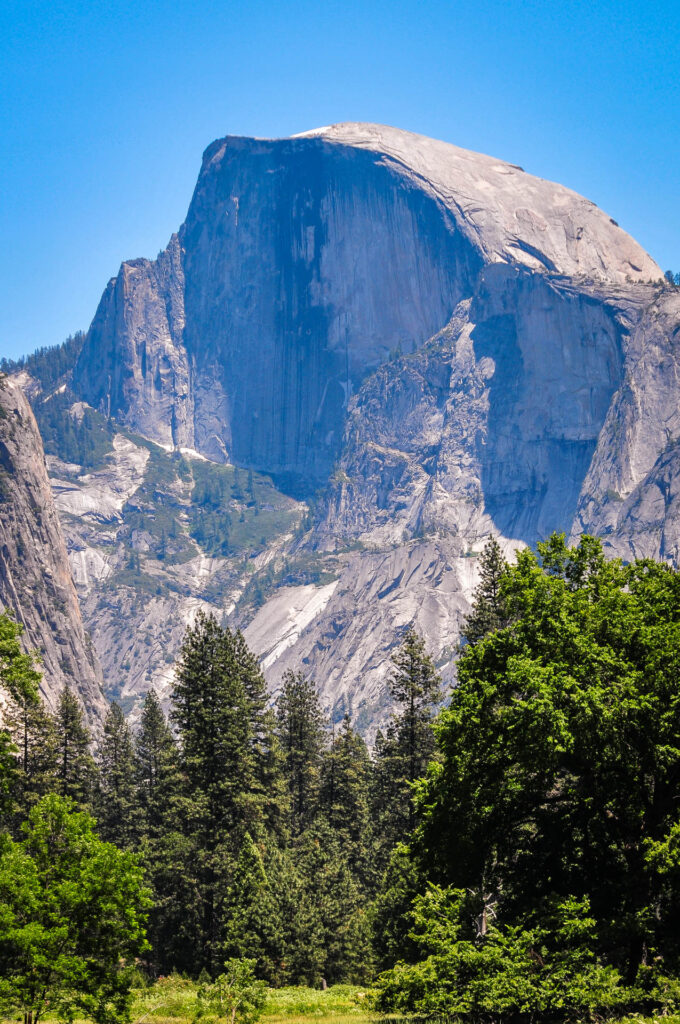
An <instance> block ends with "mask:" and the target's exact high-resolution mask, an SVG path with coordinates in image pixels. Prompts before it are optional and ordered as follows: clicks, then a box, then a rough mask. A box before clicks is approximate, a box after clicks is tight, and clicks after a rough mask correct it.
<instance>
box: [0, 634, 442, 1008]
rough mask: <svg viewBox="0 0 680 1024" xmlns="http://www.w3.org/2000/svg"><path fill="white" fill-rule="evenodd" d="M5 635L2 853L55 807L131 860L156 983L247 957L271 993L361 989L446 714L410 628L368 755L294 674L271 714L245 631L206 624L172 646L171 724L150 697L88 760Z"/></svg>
mask: <svg viewBox="0 0 680 1024" xmlns="http://www.w3.org/2000/svg"><path fill="white" fill-rule="evenodd" d="M0 621H1V623H2V629H3V630H4V632H5V635H6V637H7V641H8V644H10V645H13V647H14V650H13V654H12V655H11V656H10V657H7V656H6V657H5V667H6V668H7V671H6V672H5V677H6V678H5V679H4V681H5V688H6V690H8V691H9V692H10V693H11V697H12V699H11V701H10V706H9V708H8V712H7V723H8V726H9V728H8V730H6V732H5V734H4V736H5V748H4V755H5V761H4V772H3V783H4V786H3V788H4V801H5V807H4V811H5V815H4V818H5V831H6V837H7V840H6V841H7V842H9V843H10V845H11V849H12V850H13V851H14V852H13V856H16V850H17V843H20V842H21V837H22V836H24V835H25V834H26V831H27V827H28V829H29V830H32V829H34V828H35V827H38V828H43V827H46V826H45V821H48V820H49V819H50V815H52V816H54V814H57V816H59V815H61V816H62V817H63V816H64V815H65V814H66V812H67V811H70V812H72V813H75V814H76V816H77V814H79V813H80V814H81V815H82V814H84V815H85V818H80V819H79V820H80V823H81V827H83V822H84V821H86V820H89V821H90V823H91V827H92V830H93V832H94V833H95V834H96V836H97V837H98V839H99V840H100V841H102V842H103V843H104V844H109V845H110V846H111V848H112V849H113V848H115V849H116V850H119V851H124V852H125V853H126V855H133V861H134V863H135V864H137V865H138V866H139V868H140V869H141V870H142V871H143V875H144V879H145V884H146V886H147V887H148V890H149V892H148V906H147V905H146V903H145V900H146V897H144V899H143V900H142V903H144V905H145V909H144V916H146V918H147V925H146V930H147V935H148V948H144V949H141V948H140V950H139V951H138V955H139V956H141V958H142V961H143V963H144V965H145V967H146V969H147V970H148V971H149V972H150V973H151V974H152V975H157V974H166V973H168V972H169V971H172V970H177V971H182V972H187V973H189V974H191V975H193V976H194V977H196V976H198V975H199V974H200V973H201V972H202V971H203V972H207V973H208V975H210V976H212V977H215V976H216V975H217V974H219V971H220V969H221V968H222V966H223V964H224V963H225V961H228V960H230V959H233V958H247V959H251V960H253V961H255V962H256V964H257V973H258V976H259V977H260V978H262V979H263V980H265V981H266V982H268V983H269V984H271V985H281V984H295V983H307V984H310V985H318V984H321V982H322V979H324V980H325V981H326V982H327V983H329V984H332V983H334V982H338V981H358V982H364V981H367V980H368V979H369V978H370V977H371V975H372V971H373V969H372V965H373V961H374V952H373V932H372V917H371V909H370V908H371V906H372V903H373V901H374V899H375V896H376V893H377V891H378V889H379V886H380V880H381V877H382V874H383V872H384V869H385V867H386V865H387V863H388V861H389V857H390V854H391V851H392V849H393V847H394V846H395V845H396V843H397V842H398V841H399V840H400V839H402V838H404V837H405V835H406V834H407V832H408V829H409V828H410V825H411V823H412V814H413V812H412V807H411V799H410V795H411V784H412V783H413V782H414V781H415V779H416V778H418V777H419V776H420V775H422V773H423V771H424V769H425V766H426V764H427V761H428V760H429V757H430V756H431V753H432V750H433V748H434V738H433V734H432V731H431V724H430V723H431V719H432V716H433V711H434V708H435V706H436V705H437V704H438V703H439V702H440V687H441V682H440V679H439V677H438V676H437V673H436V671H435V668H434V665H433V664H432V662H431V660H430V658H429V657H428V655H427V654H426V652H425V649H424V644H423V641H422V640H421V639H420V638H419V637H418V636H417V635H416V634H415V633H414V632H413V630H409V631H408V632H407V633H406V635H405V636H404V638H403V643H402V646H401V648H400V650H399V652H398V654H397V655H396V657H395V659H394V664H393V672H392V675H391V682H390V686H391V690H392V694H393V697H394V700H395V702H396V704H395V707H396V708H397V711H396V712H395V715H394V716H393V718H392V720H391V722H390V724H389V727H388V728H387V730H386V731H385V733H384V735H383V734H379V736H378V739H377V744H376V754H375V756H374V757H371V755H370V754H369V751H368V749H367V746H366V744H365V742H364V740H363V739H362V738H361V736H360V735H359V734H358V733H357V732H356V731H355V730H354V728H353V727H352V724H351V721H350V719H349V716H347V715H346V716H345V717H344V719H343V720H342V722H340V723H338V724H336V725H335V726H334V727H333V728H331V727H330V725H329V723H328V721H327V720H326V717H325V715H324V713H323V710H322V708H321V705H320V701H319V697H318V694H317V691H316V688H315V686H314V684H313V682H312V681H310V680H309V679H307V678H306V677H305V676H304V675H302V674H299V673H292V672H288V673H287V674H286V675H285V676H284V678H283V681H282V685H281V690H280V693H279V695H278V697H277V699H276V700H275V702H274V703H273V705H272V703H271V700H270V698H269V695H268V693H267V690H266V686H265V682H264V678H263V676H262V673H261V671H260V668H259V665H258V662H257V660H256V658H255V657H254V656H253V654H252V653H251V652H250V651H249V650H248V647H247V645H246V643H245V641H244V639H243V636H242V634H241V633H240V632H238V631H237V632H232V631H231V630H230V629H228V628H222V627H221V626H220V625H218V623H217V621H216V619H215V618H214V617H213V616H205V615H203V614H199V616H198V618H197V620H196V622H195V624H194V625H193V626H192V627H190V628H189V629H188V630H187V633H186V636H185V639H184V643H183V646H182V649H181V653H180V656H179V660H178V663H177V668H176V684H175V688H174V692H173V695H172V705H171V710H170V715H169V720H168V719H167V718H166V716H165V714H164V712H163V709H162V707H161V704H160V702H159V699H158V697H157V695H156V694H155V693H154V692H153V691H151V692H149V694H148V695H147V696H146V699H145V701H144V704H143V707H142V711H141V717H140V720H139V723H138V727H137V728H136V730H135V731H134V732H133V731H132V730H131V729H130V727H129V726H128V724H127V722H126V720H125V717H124V715H123V712H122V710H121V708H120V706H119V705H118V704H116V703H113V704H111V706H110V708H109V711H108V714H107V717H106V720H105V722H104V727H103V734H102V736H101V738H100V741H99V743H98V746H97V749H96V752H94V753H93V744H92V739H91V736H90V734H89V732H88V730H87V728H86V726H85V723H84V718H83V712H82V708H81V706H80V703H79V701H78V699H77V697H76V695H75V693H74V692H73V691H72V690H70V689H69V688H66V689H64V690H63V691H62V693H61V695H60V698H59V704H58V707H57V710H56V712H55V714H53V715H52V714H50V713H49V712H48V710H47V709H46V707H45V706H44V704H43V703H42V702H40V701H38V700H36V699H35V687H36V683H37V680H38V678H39V677H38V674H37V672H36V670H35V668H34V666H33V664H32V662H31V659H30V657H29V656H27V655H25V654H21V653H20V649H19V639H18V633H19V629H18V627H17V625H16V624H15V623H14V622H13V621H12V620H11V619H10V618H9V617H8V616H4V617H3V618H2V620H0ZM0 657H1V654H0ZM10 664H11V666H12V667H11V669H10ZM22 673H23V676H24V684H23V688H22V686H18V685H17V679H19V677H20V676H21V675H22ZM10 676H12V677H13V680H14V682H13V683H12V684H11V685H9V677H10ZM55 800H56V801H57V802H56V803H55V802H54V801H55ZM50 801H52V802H50ZM59 801H61V803H60V802H59ZM88 816H89V817H88ZM92 819H94V822H96V825H95V824H94V823H93V821H92ZM27 822H28V826H27ZM127 870H128V873H129V870H130V868H129V866H128V868H127ZM1 874H2V871H1V868H0V875H1ZM6 896H7V898H9V895H8V893H7V892H6ZM1 900H2V885H1V884H0V902H1ZM0 932H1V927H0ZM1 960H2V937H1V935H0V961H1ZM0 966H2V964H1V963H0ZM33 1024H35V1021H34V1022H33Z"/></svg>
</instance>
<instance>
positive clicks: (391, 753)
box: [374, 628, 441, 869]
mask: <svg viewBox="0 0 680 1024" xmlns="http://www.w3.org/2000/svg"><path fill="white" fill-rule="evenodd" d="M392 661H393V665H394V668H393V671H392V676H391V678H390V692H391V694H392V698H393V699H394V701H395V703H396V705H397V710H396V711H395V714H394V715H393V716H392V721H391V722H390V724H389V726H388V728H387V732H386V734H385V735H384V736H383V735H381V737H380V744H379V746H378V747H377V749H376V763H375V773H374V780H375V788H374V813H375V816H376V819H377V831H378V835H379V837H380V842H379V848H378V850H377V851H376V861H377V865H379V867H380V868H381V869H384V867H385V866H386V864H387V861H388V860H389V856H390V853H391V851H392V850H393V849H394V847H395V846H396V844H397V843H398V842H400V841H401V840H403V839H405V838H406V836H407V835H408V834H409V833H410V832H412V831H413V827H414V825H415V813H414V809H413V801H412V788H413V783H414V782H415V781H416V779H419V778H420V777H421V776H422V775H424V773H425V769H426V768H427V765H428V763H429V761H430V760H431V758H432V755H433V752H434V733H433V731H432V716H433V710H434V708H435V706H436V705H437V704H438V703H439V701H440V699H441V679H440V678H439V676H438V674H437V671H436V669H435V667H434V664H433V663H432V659H431V658H430V657H429V655H428V654H427V653H426V651H425V642H424V640H423V639H422V637H420V636H418V634H417V633H416V632H415V630H414V629H413V628H410V629H409V630H408V631H407V633H406V635H405V637H404V639H403V641H402V644H401V646H400V648H399V650H398V651H397V652H396V654H395V655H394V656H393V658H392Z"/></svg>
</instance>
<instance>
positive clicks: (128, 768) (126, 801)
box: [94, 702, 141, 850]
mask: <svg viewBox="0 0 680 1024" xmlns="http://www.w3.org/2000/svg"><path fill="white" fill-rule="evenodd" d="M98 760H99V774H98V785H97V790H96V795H95V806H94V811H95V817H96V819H97V827H98V831H99V834H100V835H101V837H102V839H105V840H106V841H107V842H110V843H115V844H116V846H119V847H121V849H124V850H130V849H132V848H133V847H134V846H135V845H136V843H137V841H138V839H139V834H140V828H141V809H140V806H139V798H138V791H137V786H136V778H135V777H136V774H137V765H136V762H135V754H134V749H133V746H132V737H131V736H130V730H129V728H128V725H127V722H126V721H125V716H124V715H123V712H122V710H121V707H120V705H119V704H116V703H115V702H114V703H113V704H111V705H110V707H109V710H108V712H107V715H106V720H105V722H104V736H103V739H102V743H101V746H100V748H99V759H98Z"/></svg>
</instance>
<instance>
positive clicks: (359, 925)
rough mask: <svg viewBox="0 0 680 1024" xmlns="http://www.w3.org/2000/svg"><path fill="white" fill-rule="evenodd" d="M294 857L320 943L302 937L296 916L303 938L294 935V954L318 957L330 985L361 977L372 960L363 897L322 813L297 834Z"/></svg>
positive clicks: (360, 979)
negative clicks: (303, 830) (316, 944)
mask: <svg viewBox="0 0 680 1024" xmlns="http://www.w3.org/2000/svg"><path fill="white" fill-rule="evenodd" d="M295 856H296V861H297V864H298V871H299V876H300V880H301V883H302V889H303V893H304V897H306V899H304V902H305V903H306V909H307V911H308V912H309V910H310V909H312V908H313V911H314V914H313V916H312V917H311V921H310V922H309V923H310V924H311V927H312V934H314V933H316V935H317V939H316V942H317V943H318V946H317V947H316V948H313V947H311V946H310V944H309V943H310V941H311V936H310V938H309V939H308V938H306V937H305V935H304V933H303V932H302V931H301V929H300V926H301V925H302V920H299V921H298V922H297V924H298V937H299V939H301V940H302V941H301V942H300V941H299V940H298V949H297V951H296V952H297V956H298V957H299V958H300V960H301V961H302V962H303V963H304V960H306V961H307V962H308V963H310V962H312V963H313V962H314V961H316V964H317V965H318V967H319V970H320V972H321V977H323V978H325V979H326V981H327V982H328V983H329V984H335V983H336V982H340V981H354V982H363V981H365V980H366V979H367V977H368V976H370V964H371V944H370V928H369V919H368V914H367V900H366V897H365V895H364V894H363V893H362V892H361V890H360V887H359V886H358V885H357V883H356V881H355V880H354V878H353V877H352V871H351V869H350V867H349V864H348V861H347V857H346V855H345V854H344V853H343V851H342V850H341V848H340V843H339V842H338V839H337V837H336V836H335V834H334V832H333V831H332V829H331V827H330V826H329V825H328V823H327V822H326V821H325V820H324V819H323V818H320V819H319V820H318V821H317V822H316V823H315V824H314V826H313V827H312V828H310V829H308V830H307V831H306V832H305V833H304V834H303V835H302V836H301V837H300V840H299V841H298V844H297V849H296V854H295ZM302 902H303V901H302V900H301V904H302ZM305 942H307V948H306V949H305V948H304V944H305ZM314 981H315V979H312V982H314ZM316 981H318V978H317V979H316Z"/></svg>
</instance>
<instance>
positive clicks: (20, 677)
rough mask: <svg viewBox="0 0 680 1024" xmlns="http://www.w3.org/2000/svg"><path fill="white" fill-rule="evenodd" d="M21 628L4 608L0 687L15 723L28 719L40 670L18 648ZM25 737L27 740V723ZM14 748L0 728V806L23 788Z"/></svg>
mask: <svg viewBox="0 0 680 1024" xmlns="http://www.w3.org/2000/svg"><path fill="white" fill-rule="evenodd" d="M22 630H23V627H22V626H21V625H20V624H19V623H18V622H15V620H14V619H13V618H12V617H11V616H10V615H9V614H8V613H7V612H3V613H2V614H0V689H1V690H2V691H3V692H4V695H5V696H6V698H7V699H8V700H9V704H10V710H11V711H14V712H15V726H16V724H17V719H18V720H19V722H20V721H21V718H22V717H25V718H26V719H28V716H29V715H30V713H31V711H32V709H34V708H35V707H37V706H38V703H39V699H40V698H39V696H38V685H39V683H40V673H39V672H38V670H37V669H36V667H35V663H34V658H33V656H32V655H30V654H25V653H24V652H23V651H22V649H21V640H20V637H21V633H22ZM19 732H21V730H20V729H19ZM17 738H18V739H19V740H20V741H21V739H22V737H21V735H19V736H18V737H17ZM25 739H26V744H28V726H27V727H26V737H25ZM16 752H17V748H16V747H15V745H14V743H13V742H12V735H11V733H10V730H9V729H7V728H4V727H3V728H0V810H9V808H10V806H11V804H12V790H13V789H15V787H16V786H17V785H19V786H20V787H21V788H23V783H22V782H21V780H20V779H19V778H18V772H17V769H18V765H17V762H16V760H15V757H14V754H15V753H16ZM21 754H23V758H24V763H26V764H27V763H28V756H29V752H28V747H27V746H26V747H25V748H24V749H23V750H22V751H21ZM20 756H21V755H20ZM15 795H16V793H15Z"/></svg>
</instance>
